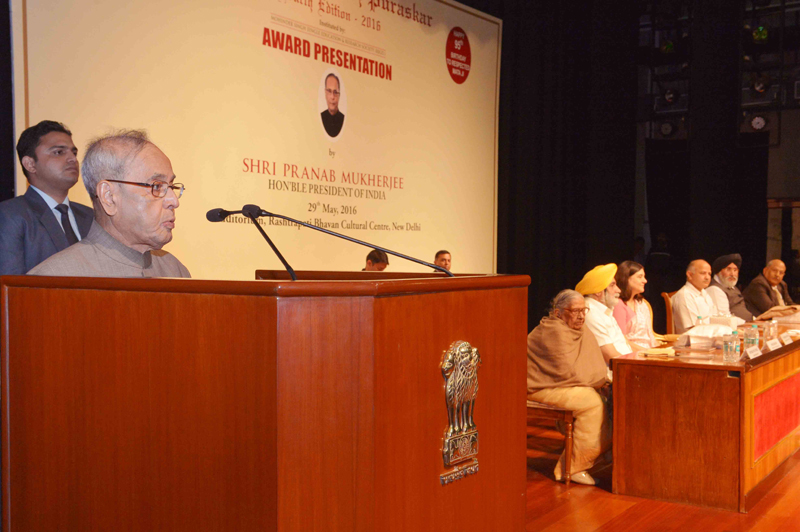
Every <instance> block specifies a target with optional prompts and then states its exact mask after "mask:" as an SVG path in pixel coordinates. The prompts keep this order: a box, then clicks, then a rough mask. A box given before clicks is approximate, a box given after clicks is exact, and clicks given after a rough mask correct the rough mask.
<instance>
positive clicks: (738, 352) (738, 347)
mask: <svg viewBox="0 0 800 532" xmlns="http://www.w3.org/2000/svg"><path fill="white" fill-rule="evenodd" d="M733 352H734V354H735V356H736V360H739V359H740V358H742V344H741V342H740V341H739V331H733Z"/></svg>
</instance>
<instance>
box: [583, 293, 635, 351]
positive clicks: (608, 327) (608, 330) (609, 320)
mask: <svg viewBox="0 0 800 532" xmlns="http://www.w3.org/2000/svg"><path fill="white" fill-rule="evenodd" d="M618 304H619V305H624V303H622V302H621V301H620V302H619V303H618ZM586 307H587V308H589V312H587V313H586V326H587V327H589V330H590V331H592V333H594V337H595V338H596V339H597V343H598V344H599V345H600V347H603V346H604V345H608V344H613V346H614V348H615V349H616V350H617V351H619V354H621V355H627V354H628V353H630V352H632V351H633V350H632V349H631V346H630V345H628V341H627V340H626V339H625V335H624V334H622V329H620V328H619V324H618V323H617V320H615V319H614V316H613V315H612V311H611V309H610V308H608V307H607V306H605V305H604V304H603V303H600V302H599V301H598V300H596V299H594V298H593V297H587V298H586Z"/></svg>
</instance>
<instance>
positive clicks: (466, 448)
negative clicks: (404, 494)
mask: <svg viewBox="0 0 800 532" xmlns="http://www.w3.org/2000/svg"><path fill="white" fill-rule="evenodd" d="M480 366H481V355H480V353H478V350H477V349H476V348H474V347H472V346H471V345H470V344H469V343H468V342H464V341H456V342H453V344H452V345H451V346H450V348H449V349H448V350H447V351H445V352H444V355H443V356H442V367H441V369H442V376H443V377H444V380H445V385H444V391H445V402H446V404H447V423H448V426H447V428H446V429H445V431H444V442H443V445H442V455H443V458H444V465H445V467H450V466H453V465H456V464H459V463H461V462H465V461H467V460H470V459H472V463H471V464H468V465H465V466H464V467H462V468H461V469H459V468H456V469H455V470H454V471H451V472H449V473H446V474H444V475H441V476H440V479H441V481H442V484H447V483H449V482H452V481H454V480H457V479H459V478H463V477H464V476H465V475H469V474H472V473H477V471H478V460H477V456H478V429H477V428H476V427H475V420H474V418H473V414H474V412H475V397H476V396H477V395H478V369H479V368H480Z"/></svg>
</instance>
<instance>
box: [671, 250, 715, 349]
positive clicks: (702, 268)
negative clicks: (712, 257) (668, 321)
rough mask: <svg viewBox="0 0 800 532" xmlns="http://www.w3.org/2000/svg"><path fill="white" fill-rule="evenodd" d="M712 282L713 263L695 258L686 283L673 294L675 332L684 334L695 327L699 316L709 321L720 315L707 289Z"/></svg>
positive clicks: (689, 267) (691, 263)
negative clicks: (712, 317)
mask: <svg viewBox="0 0 800 532" xmlns="http://www.w3.org/2000/svg"><path fill="white" fill-rule="evenodd" d="M710 282H711V265H710V264H709V263H707V262H706V261H704V260H702V259H698V260H693V261H692V262H690V263H689V266H687V268H686V284H685V285H683V288H681V289H680V290H678V292H677V293H676V294H675V295H674V296H672V316H673V320H674V322H675V332H676V333H678V334H683V333H684V332H686V330H687V329H691V328H692V327H694V325H695V322H696V321H697V318H700V321H702V322H703V323H708V322H709V318H710V317H711V316H718V315H719V309H717V304H716V303H714V300H713V299H712V298H711V296H710V295H709V294H708V292H707V291H706V288H708V285H709V283H710Z"/></svg>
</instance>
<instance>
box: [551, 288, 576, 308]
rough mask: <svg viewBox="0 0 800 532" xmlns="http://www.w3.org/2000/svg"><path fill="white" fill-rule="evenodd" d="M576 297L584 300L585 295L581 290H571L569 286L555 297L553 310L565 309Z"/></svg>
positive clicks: (552, 303)
mask: <svg viewBox="0 0 800 532" xmlns="http://www.w3.org/2000/svg"><path fill="white" fill-rule="evenodd" d="M574 299H580V300H581V301H583V296H582V295H581V293H580V292H576V291H575V290H571V289H569V288H567V289H566V290H562V291H561V292H559V293H558V294H556V297H554V298H553V301H552V302H551V305H552V308H551V311H552V312H555V311H556V310H564V309H565V308H567V307H568V306H569V304H570V302H571V301H572V300H574Z"/></svg>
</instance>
